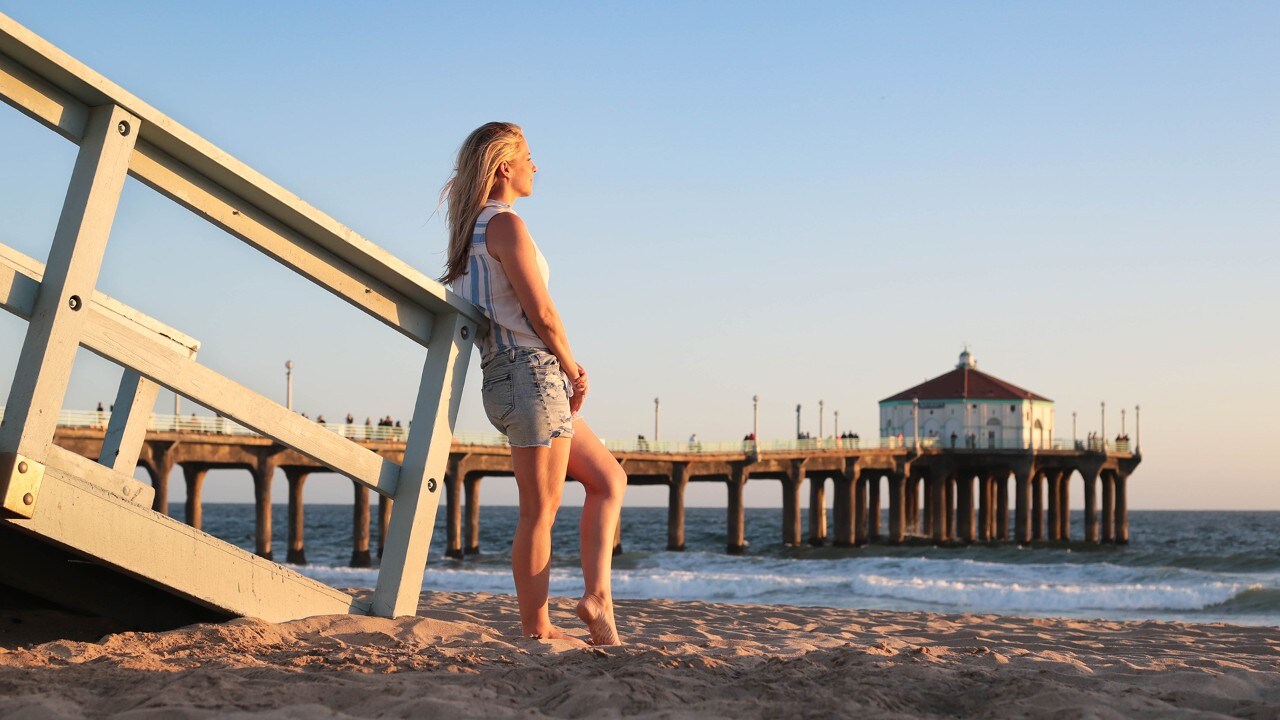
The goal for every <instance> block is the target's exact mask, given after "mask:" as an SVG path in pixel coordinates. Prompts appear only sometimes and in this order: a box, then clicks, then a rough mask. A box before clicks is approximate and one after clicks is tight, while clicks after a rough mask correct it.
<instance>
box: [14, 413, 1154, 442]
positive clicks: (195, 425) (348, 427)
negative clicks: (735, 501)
mask: <svg viewBox="0 0 1280 720" xmlns="http://www.w3.org/2000/svg"><path fill="white" fill-rule="evenodd" d="M111 416H112V411H110V410H101V411H98V410H63V411H62V412H61V413H59V415H58V425H59V426H60V427H85V428H106V427H107V426H109V425H110V424H111ZM3 418H4V408H3V407H0V419H3ZM316 426H317V427H318V428H321V429H324V430H327V431H329V432H331V433H335V434H337V435H340V436H342V437H344V438H348V439H350V440H368V441H386V442H404V441H405V440H406V439H407V438H408V436H409V428H407V427H399V426H386V425H372V424H360V423H321V422H317V423H316ZM147 429H148V430H149V431H152V432H194V433H210V434H215V435H250V436H257V435H259V433H257V432H254V431H253V430H250V429H249V428H247V427H245V426H243V425H241V424H239V423H237V422H235V421H232V420H228V419H227V418H224V417H217V416H208V415H203V416H202V415H195V414H192V415H190V416H182V415H161V414H153V415H151V417H150V420H149V421H148V422H147ZM453 441H454V442H456V443H459V444H462V445H484V446H492V447H505V446H506V445H507V438H506V436H505V435H501V434H499V433H485V432H466V431H460V432H454V434H453ZM603 442H604V444H605V447H607V448H609V450H611V451H613V452H652V453H669V454H675V453H751V452H794V451H804V450H813V451H820V450H874V449H896V448H911V447H914V445H913V443H912V441H911V438H899V437H897V436H895V437H881V438H862V437H854V438H849V437H843V438H830V437H829V438H805V439H798V440H761V441H758V442H757V441H755V440H713V441H702V440H693V441H690V440H662V441H653V440H648V439H641V438H636V439H634V440H609V439H603ZM996 445H997V446H991V445H982V446H980V447H966V446H964V445H963V444H959V445H957V446H956V448H955V449H957V450H1020V449H1023V448H1022V447H1021V446H1020V445H1017V446H1015V445H1013V444H1007V445H1002V444H1000V443H997V444H996ZM920 447H921V448H924V449H942V448H950V447H951V444H950V442H949V441H948V442H945V443H944V442H943V441H942V438H936V437H931V438H921V439H920ZM1037 449H1050V450H1093V451H1102V450H1104V449H1105V450H1107V451H1112V452H1122V453H1124V452H1130V451H1131V446H1130V443H1128V442H1126V441H1117V440H1114V439H1113V440H1108V441H1106V442H1105V443H1104V442H1103V441H1102V439H1101V438H1092V439H1090V438H1086V439H1084V440H1069V439H1064V438H1054V440H1053V442H1052V444H1051V445H1050V446H1049V447H1047V448H1037Z"/></svg>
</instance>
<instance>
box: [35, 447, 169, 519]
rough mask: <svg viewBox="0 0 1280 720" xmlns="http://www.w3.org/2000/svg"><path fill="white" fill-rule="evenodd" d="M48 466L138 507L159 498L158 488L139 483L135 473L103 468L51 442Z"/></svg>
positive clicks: (148, 505) (149, 505)
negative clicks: (129, 473) (127, 473)
mask: <svg viewBox="0 0 1280 720" xmlns="http://www.w3.org/2000/svg"><path fill="white" fill-rule="evenodd" d="M46 460H47V461H48V463H47V464H46V465H45V467H46V469H47V468H55V469H58V470H61V471H63V472H65V473H68V474H71V475H74V476H76V477H78V478H80V479H81V480H84V481H85V482H87V483H90V484H93V485H97V486H98V487H99V488H101V489H102V490H104V491H105V492H108V493H110V494H112V495H115V496H116V497H118V498H120V499H121V500H127V501H129V502H131V503H133V504H134V505H138V506H139V507H145V508H150V507H151V503H152V501H154V500H155V499H156V490H155V488H153V487H151V486H150V485H148V484H146V483H143V482H139V481H138V480H136V479H134V477H133V476H132V475H125V474H123V473H119V472H116V471H115V470H112V469H111V468H108V467H103V466H102V465H101V464H99V463H95V462H94V461H92V460H89V459H88V458H84V457H81V456H79V455H77V454H75V453H73V452H71V451H70V450H67V449H66V448H63V447H59V446H57V445H52V446H50V447H49V456H48V457H47V458H46Z"/></svg>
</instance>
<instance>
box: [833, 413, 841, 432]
mask: <svg viewBox="0 0 1280 720" xmlns="http://www.w3.org/2000/svg"><path fill="white" fill-rule="evenodd" d="M831 414H832V415H834V416H835V420H836V428H835V430H834V431H832V432H833V434H834V435H835V436H836V437H840V411H839V410H835V411H832V413H831Z"/></svg>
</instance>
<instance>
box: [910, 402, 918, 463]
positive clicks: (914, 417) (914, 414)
mask: <svg viewBox="0 0 1280 720" xmlns="http://www.w3.org/2000/svg"><path fill="white" fill-rule="evenodd" d="M911 435H912V439H913V440H914V441H915V446H916V452H919V451H920V398H918V397H913V398H911Z"/></svg>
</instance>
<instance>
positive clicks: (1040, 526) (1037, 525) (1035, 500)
mask: <svg viewBox="0 0 1280 720" xmlns="http://www.w3.org/2000/svg"><path fill="white" fill-rule="evenodd" d="M1044 483H1045V478H1044V473H1042V472H1036V473H1033V474H1032V476H1031V539H1032V540H1044Z"/></svg>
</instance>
